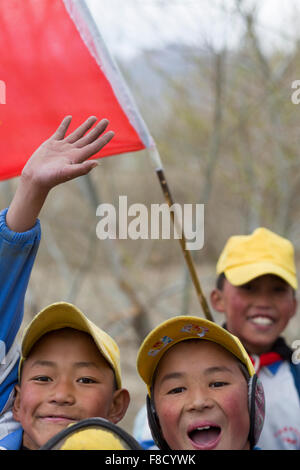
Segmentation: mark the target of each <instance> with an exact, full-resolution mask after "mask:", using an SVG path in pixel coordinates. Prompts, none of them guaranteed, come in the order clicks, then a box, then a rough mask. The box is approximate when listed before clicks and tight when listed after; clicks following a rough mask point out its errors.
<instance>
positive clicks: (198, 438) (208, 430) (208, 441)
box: [188, 425, 221, 450]
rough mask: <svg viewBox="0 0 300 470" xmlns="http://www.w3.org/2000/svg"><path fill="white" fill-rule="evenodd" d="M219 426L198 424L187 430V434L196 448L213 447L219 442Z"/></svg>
mask: <svg viewBox="0 0 300 470" xmlns="http://www.w3.org/2000/svg"><path fill="white" fill-rule="evenodd" d="M220 435H221V428H220V427H219V426H211V425H208V426H198V427H196V428H194V429H192V430H191V431H189V432H188V436H189V438H190V440H191V441H192V443H193V445H194V447H196V448H197V449H202V450H204V449H207V450H208V449H213V448H214V447H215V446H216V445H217V444H218V442H219V440H220Z"/></svg>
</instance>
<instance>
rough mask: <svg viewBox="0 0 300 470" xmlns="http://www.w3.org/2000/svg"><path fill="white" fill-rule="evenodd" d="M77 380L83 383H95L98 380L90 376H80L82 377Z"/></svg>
mask: <svg viewBox="0 0 300 470" xmlns="http://www.w3.org/2000/svg"><path fill="white" fill-rule="evenodd" d="M77 382H79V383H81V384H94V383H96V382H97V381H96V380H95V379H91V378H90V377H80V379H78V380H77Z"/></svg>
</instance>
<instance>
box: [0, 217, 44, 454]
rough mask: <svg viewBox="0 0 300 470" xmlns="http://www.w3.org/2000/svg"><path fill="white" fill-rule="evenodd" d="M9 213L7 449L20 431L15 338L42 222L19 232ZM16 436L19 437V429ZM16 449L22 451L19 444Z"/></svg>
mask: <svg viewBox="0 0 300 470" xmlns="http://www.w3.org/2000/svg"><path fill="white" fill-rule="evenodd" d="M6 213H7V209H5V210H4V211H2V212H0V286H1V289H0V448H1V446H3V447H5V445H4V444H5V443H4V442H2V441H3V438H4V440H5V436H6V435H7V434H9V433H10V432H11V431H12V430H16V429H17V428H19V425H18V424H17V423H14V422H13V420H12V416H11V405H12V399H13V390H14V386H15V385H16V383H17V381H18V364H19V357H20V353H19V346H18V344H17V342H16V335H17V333H18V331H19V329H20V325H21V323H22V320H23V315H24V299H25V293H26V289H27V286H28V281H29V278H30V274H31V270H32V266H33V263H34V260H35V257H36V254H37V250H38V247H39V243H40V239H41V228H40V223H39V221H37V222H36V224H35V226H34V227H33V228H32V229H31V230H28V231H27V232H22V233H16V232H13V231H12V230H10V229H9V228H8V227H7V225H6ZM17 434H18V435H20V430H19V431H18V433H17ZM12 437H13V436H12ZM8 440H9V439H8V438H7V439H6V442H8ZM10 440H11V439H10ZM9 448H11V447H9ZM13 448H20V444H19V446H18V447H13Z"/></svg>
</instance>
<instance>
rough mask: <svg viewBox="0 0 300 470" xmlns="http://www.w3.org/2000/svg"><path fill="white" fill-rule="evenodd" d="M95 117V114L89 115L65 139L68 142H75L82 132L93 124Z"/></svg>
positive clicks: (82, 134) (81, 135)
mask: <svg viewBox="0 0 300 470" xmlns="http://www.w3.org/2000/svg"><path fill="white" fill-rule="evenodd" d="M96 121H97V118H96V117H95V116H90V117H89V118H88V119H87V120H86V121H85V122H84V123H83V124H81V126H79V127H77V129H75V131H74V132H72V134H70V135H69V136H68V137H67V138H66V139H65V140H66V142H68V143H69V144H73V143H74V142H77V141H78V140H79V139H80V138H81V137H83V136H84V134H85V133H86V132H87V131H88V130H89V129H90V128H91V127H92V126H93V125H94V124H95V122H96Z"/></svg>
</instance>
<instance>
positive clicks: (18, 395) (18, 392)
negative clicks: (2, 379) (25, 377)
mask: <svg viewBox="0 0 300 470" xmlns="http://www.w3.org/2000/svg"><path fill="white" fill-rule="evenodd" d="M20 405H21V389H20V386H19V385H16V386H15V399H14V405H13V410H12V412H13V417H14V419H15V420H16V421H18V422H21V420H20Z"/></svg>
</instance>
